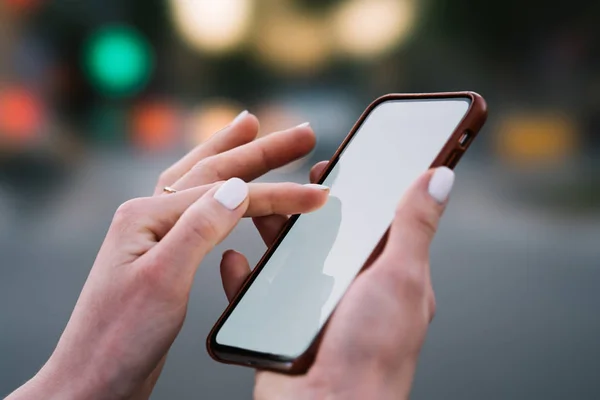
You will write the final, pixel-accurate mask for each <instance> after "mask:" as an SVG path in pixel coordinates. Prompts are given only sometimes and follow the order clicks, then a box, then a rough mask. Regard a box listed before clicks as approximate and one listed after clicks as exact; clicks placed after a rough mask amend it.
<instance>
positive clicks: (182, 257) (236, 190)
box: [146, 178, 248, 284]
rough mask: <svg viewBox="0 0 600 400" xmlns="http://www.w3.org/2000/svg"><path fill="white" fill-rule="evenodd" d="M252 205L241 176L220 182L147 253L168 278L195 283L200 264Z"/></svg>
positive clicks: (153, 265)
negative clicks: (249, 202) (193, 281)
mask: <svg viewBox="0 0 600 400" xmlns="http://www.w3.org/2000/svg"><path fill="white" fill-rule="evenodd" d="M247 208H248V185H247V184H246V182H244V181H243V180H241V179H239V178H232V179H229V180H228V181H227V182H225V183H223V184H221V185H217V186H215V187H214V188H212V189H211V190H209V191H208V192H207V193H206V194H204V195H203V196H202V197H201V198H200V199H199V200H197V201H196V202H195V203H193V204H192V205H191V206H190V207H189V208H188V209H187V210H186V211H185V212H184V213H183V215H182V216H181V218H179V220H178V221H177V223H176V224H175V225H174V226H173V228H172V229H171V230H170V231H169V232H168V233H167V234H166V235H165V236H164V237H163V238H162V240H161V241H160V242H158V243H157V244H156V246H154V247H153V248H152V249H151V250H150V252H148V253H147V254H146V256H148V258H149V259H150V260H153V261H152V263H151V266H150V268H161V269H165V270H164V271H161V272H162V273H159V274H157V275H159V276H161V277H162V279H165V278H170V279H167V281H172V280H174V281H178V280H180V279H183V280H185V281H187V282H189V283H190V284H191V282H192V279H193V276H194V274H195V272H196V269H197V268H198V265H199V264H200V262H201V261H202V259H203V258H204V256H206V254H207V253H208V252H210V251H211V250H212V249H213V248H214V246H216V245H217V244H218V243H219V242H221V241H222V240H223V239H224V238H225V237H226V236H227V235H228V234H229V233H230V232H231V230H232V229H233V228H234V227H235V226H236V225H237V223H238V222H239V221H240V219H241V218H242V217H243V216H244V213H245V212H246V209H247Z"/></svg>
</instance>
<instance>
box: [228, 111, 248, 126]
mask: <svg viewBox="0 0 600 400" xmlns="http://www.w3.org/2000/svg"><path fill="white" fill-rule="evenodd" d="M246 115H248V110H244V111H242V112H241V113H239V115H238V116H237V117H235V118H234V120H233V122H232V123H231V124H232V125H235V124H237V123H238V122H240V121H241V120H242V119H244V117H245V116H246Z"/></svg>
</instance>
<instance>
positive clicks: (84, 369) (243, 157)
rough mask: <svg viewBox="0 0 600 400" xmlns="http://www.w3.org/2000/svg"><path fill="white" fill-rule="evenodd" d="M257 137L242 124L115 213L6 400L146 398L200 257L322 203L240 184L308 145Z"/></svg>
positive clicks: (291, 190)
mask: <svg viewBox="0 0 600 400" xmlns="http://www.w3.org/2000/svg"><path fill="white" fill-rule="evenodd" d="M257 133H258V121H257V120H256V118H254V117H253V116H251V115H248V114H246V115H243V116H242V117H241V118H238V119H237V120H236V121H234V123H232V125H230V126H229V127H227V128H226V129H224V130H223V131H221V132H219V133H217V134H216V135H215V136H214V137H213V138H211V139H210V140H209V141H208V142H206V143H205V144H203V145H201V146H199V147H197V148H196V149H194V150H193V151H192V152H190V154H188V155H187V156H186V157H184V158H183V159H182V160H180V161H179V162H178V163H176V164H175V165H174V166H173V167H171V168H169V169H168V170H167V171H166V172H165V173H163V174H162V175H161V178H160V180H159V183H158V185H157V187H156V190H155V195H154V196H151V197H145V198H138V199H134V200H130V201H128V202H126V203H125V204H123V205H122V206H121V207H120V208H119V210H118V211H117V213H116V215H115V218H114V219H113V222H112V224H111V226H110V228H109V231H108V234H107V236H106V239H105V241H104V243H103V245H102V247H101V249H100V252H99V254H98V257H97V258H96V261H95V263H94V266H93V267H92V270H91V272H90V274H89V277H88V279H87V281H86V283H85V286H84V288H83V290H82V292H81V295H80V297H79V300H78V302H77V305H76V306H75V310H74V311H73V314H72V315H71V318H70V320H69V323H68V324H67V327H66V329H65V331H64V332H63V334H62V336H61V338H60V341H59V343H58V346H57V348H56V350H55V351H54V353H53V354H52V356H51V357H50V360H49V361H48V362H47V363H46V365H45V366H44V367H43V368H42V370H41V371H40V372H39V373H38V374H37V375H36V376H35V377H34V378H33V379H32V380H30V381H29V382H28V383H27V384H25V385H24V386H22V387H21V388H19V389H18V390H17V391H16V392H14V393H13V394H12V395H11V396H9V398H10V399H32V398H46V399H61V400H63V399H82V398H85V399H125V398H127V399H136V400H137V399H144V398H147V397H149V395H150V393H151V391H152V389H153V386H154V384H155V383H156V380H157V379H158V376H159V374H160V372H161V368H162V365H163V364H164V361H165V358H166V354H167V352H168V350H169V348H170V346H171V344H172V343H173V341H174V339H175V337H176V336H177V334H178V333H179V330H180V329H181V326H182V324H183V322H184V319H185V314H186V310H187V304H188V298H189V293H190V290H191V287H192V283H193V280H194V275H195V272H196V270H197V268H198V266H199V264H200V263H201V261H202V259H203V258H204V256H205V255H206V254H207V253H208V252H209V251H211V250H212V249H213V248H214V246H215V245H216V244H217V243H219V242H220V241H221V240H223V239H224V238H225V237H226V236H227V234H228V233H229V232H230V231H231V229H233V227H234V226H235V225H236V224H237V223H238V221H239V219H240V218H242V217H243V216H246V217H255V218H256V220H257V221H260V220H261V218H265V217H267V218H268V216H271V215H272V214H278V215H288V214H297V213H303V212H309V211H312V210H314V209H316V208H319V207H320V206H321V205H323V204H324V203H325V201H326V199H327V190H326V188H324V187H321V186H315V185H309V186H306V185H300V184H294V183H263V184H259V183H256V184H255V183H252V184H246V183H245V182H244V181H249V180H252V179H254V178H256V177H258V176H260V175H262V174H264V173H266V172H268V171H269V170H271V169H273V168H277V167H279V166H282V165H285V164H287V163H289V162H290V161H293V160H294V159H296V158H299V157H301V156H304V155H306V153H308V152H309V151H310V150H311V149H312V147H313V146H314V143H315V138H314V134H313V132H312V130H311V129H310V128H309V127H308V126H302V127H296V128H292V129H290V130H287V131H283V132H279V133H274V134H272V135H268V136H267V137H265V138H261V139H258V140H254V138H255V137H256V135H257ZM235 176H239V177H242V178H243V180H242V179H239V178H233V177H235ZM223 181H226V182H223ZM164 186H169V187H172V188H175V189H176V191H177V192H176V193H174V194H165V193H163V188H164ZM278 218H279V217H278ZM281 218H283V217H281ZM261 229H262V228H261Z"/></svg>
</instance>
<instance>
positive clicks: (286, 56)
mask: <svg viewBox="0 0 600 400" xmlns="http://www.w3.org/2000/svg"><path fill="white" fill-rule="evenodd" d="M325 22H326V21H324V20H323V19H322V18H318V17H312V16H309V15H302V14H294V13H273V14H272V15H271V16H270V17H269V18H266V19H265V21H264V22H263V23H261V24H260V27H259V28H258V30H257V37H256V41H255V43H254V45H255V48H256V51H257V53H258V55H259V57H260V59H261V61H264V62H265V63H266V64H267V65H269V66H272V67H275V68H276V69H280V70H283V71H285V72H292V73H298V72H314V71H316V70H318V69H320V68H321V67H323V66H324V65H325V64H326V63H327V61H328V60H329V59H330V56H331V54H332V46H331V41H330V35H329V34H328V27H327V24H326V23H325Z"/></svg>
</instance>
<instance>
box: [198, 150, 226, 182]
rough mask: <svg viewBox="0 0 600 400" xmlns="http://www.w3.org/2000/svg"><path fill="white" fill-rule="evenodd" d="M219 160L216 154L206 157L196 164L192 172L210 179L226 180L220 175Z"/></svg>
mask: <svg viewBox="0 0 600 400" xmlns="http://www.w3.org/2000/svg"><path fill="white" fill-rule="evenodd" d="M217 161H218V160H217V159H216V158H215V156H210V157H207V158H204V159H202V160H200V161H198V162H197V163H196V164H194V166H193V167H192V170H191V173H192V174H193V175H196V176H199V177H203V178H204V179H207V180H210V181H220V180H224V179H222V178H221V176H220V172H219V168H218V162H217Z"/></svg>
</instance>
